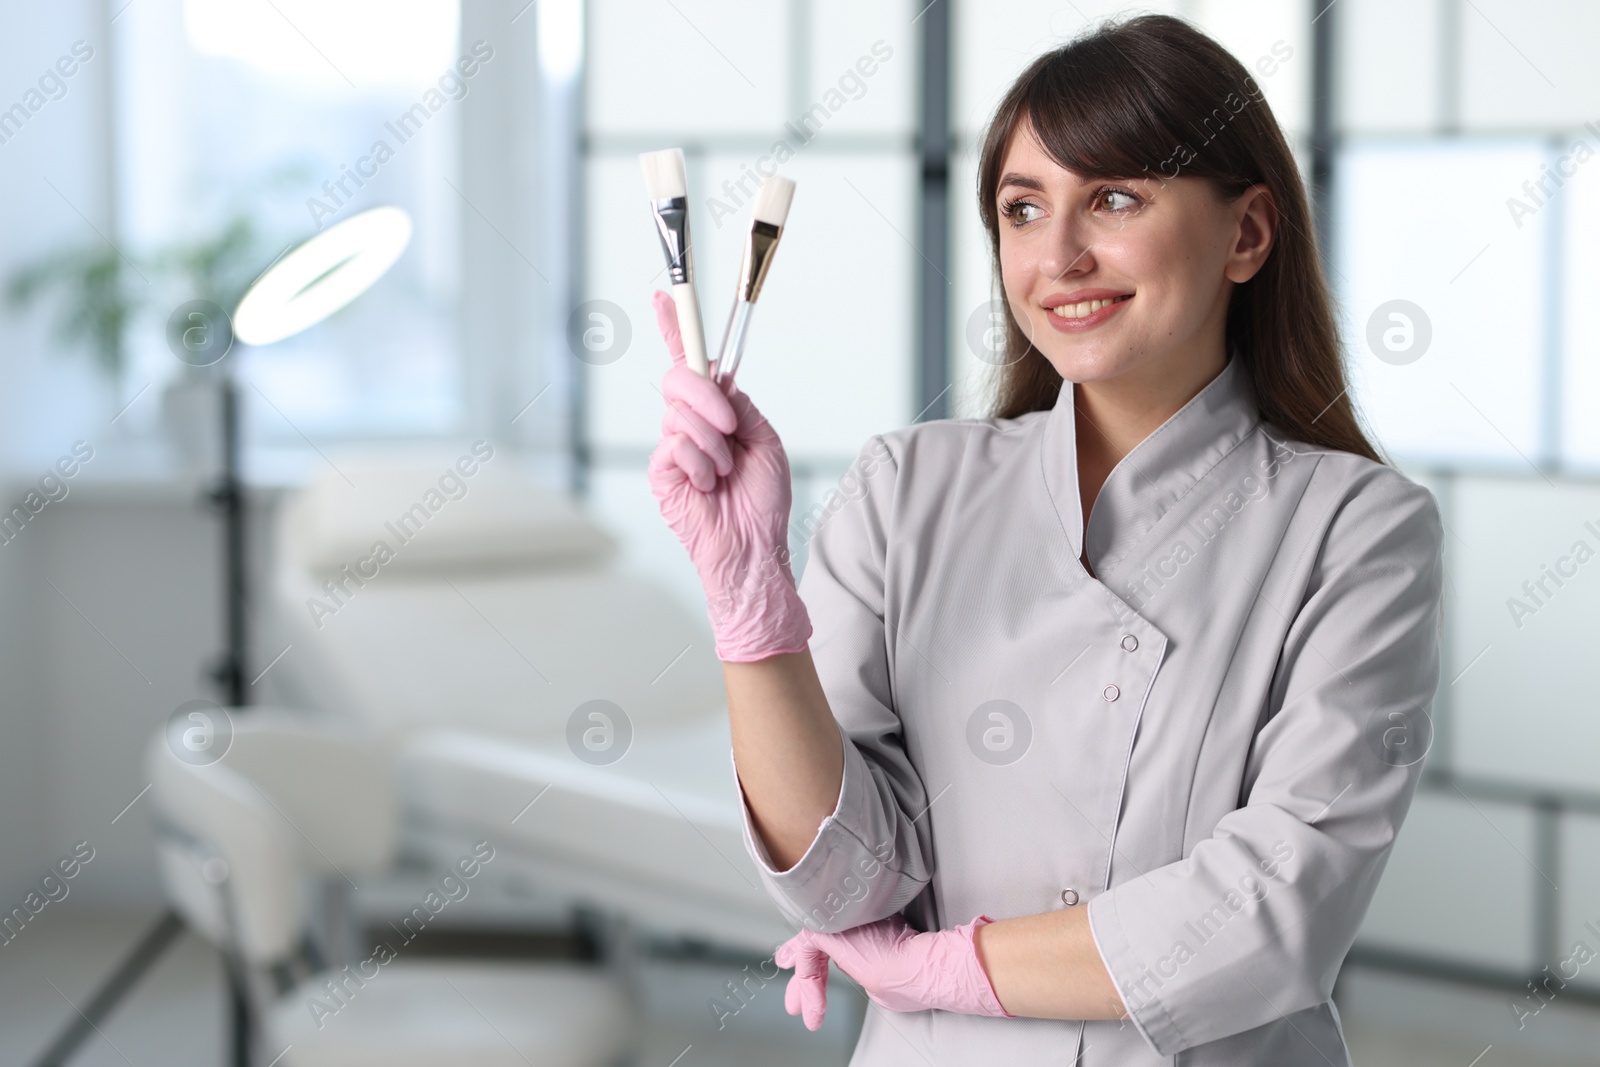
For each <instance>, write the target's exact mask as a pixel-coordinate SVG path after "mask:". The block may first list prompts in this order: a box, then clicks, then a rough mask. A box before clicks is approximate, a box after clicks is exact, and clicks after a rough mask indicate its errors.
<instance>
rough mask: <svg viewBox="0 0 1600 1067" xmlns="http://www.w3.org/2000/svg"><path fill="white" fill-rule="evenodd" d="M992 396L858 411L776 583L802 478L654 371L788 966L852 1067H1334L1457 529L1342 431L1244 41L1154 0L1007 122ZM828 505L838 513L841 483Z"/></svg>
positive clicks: (795, 1009)
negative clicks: (830, 485)
mask: <svg viewBox="0 0 1600 1067" xmlns="http://www.w3.org/2000/svg"><path fill="white" fill-rule="evenodd" d="M978 184H979V189H978V192H979V211H980V212H981V214H982V217H983V222H984V225H985V226H986V227H987V229H988V233H989V239H990V245H991V250H992V252H993V255H994V259H995V266H996V269H997V272H998V276H999V280H1000V283H1001V286H1002V288H1003V291H1004V293H1005V309H1006V349H1005V356H1006V359H1005V364H1004V366H1003V369H1002V370H1001V372H1000V380H999V390H998V396H999V402H998V405H997V407H996V410H995V412H994V415H993V416H992V417H990V418H984V419H960V420H941V421H935V422H927V423H922V424H918V425H914V426H909V427H905V428H903V429H900V430H896V431H893V432H891V433H885V434H881V435H878V436H876V437H874V438H872V440H871V441H870V442H869V443H868V444H867V445H866V446H865V447H864V448H863V449H862V451H861V455H860V457H859V459H858V461H857V467H856V468H855V469H853V470H852V472H851V473H850V474H849V475H847V476H846V479H845V480H844V482H843V483H841V485H842V487H847V492H846V493H845V495H844V497H841V498H838V499H836V501H835V504H836V505H839V506H837V507H836V508H835V509H831V513H830V514H828V515H826V516H825V517H824V519H823V521H822V523H821V525H820V527H819V528H818V529H817V530H816V532H815V534H814V536H813V540H812V543H811V546H810V557H809V560H808V563H807V565H806V567H805V570H804V575H803V580H802V582H801V585H800V588H799V590H798V591H797V590H796V588H795V585H794V581H793V579H792V577H791V572H790V569H789V566H788V550H787V545H786V524H787V520H788V511H789V504H790V496H789V476H788V466H787V462H786V460H785V457H784V453H783V449H782V446H781V445H780V443H779V441H778V438H777V436H776V434H775V433H774V432H773V430H772V428H771V427H770V426H769V425H768V424H767V422H766V421H765V420H764V419H763V418H762V417H761V415H760V413H759V412H758V411H757V410H756V409H755V407H754V406H753V405H752V404H751V402H750V400H749V398H748V397H746V396H745V395H744V394H743V393H742V392H740V391H739V390H738V389H737V388H733V387H731V386H730V387H729V388H728V389H727V390H726V392H724V391H723V390H720V389H719V388H718V387H717V386H715V385H714V384H713V383H712V382H711V381H710V380H708V379H705V378H701V377H698V376H697V375H695V374H694V373H692V372H691V371H689V370H688V369H687V368H686V367H685V366H684V365H683V357H682V352H681V345H680V344H679V343H678V341H677V327H676V319H675V318H674V316H673V313H672V305H671V302H670V301H669V300H666V299H665V295H664V294H657V297H656V300H657V304H656V306H657V314H658V316H659V319H660V325H661V328H662V331H663V333H664V335H665V336H666V337H667V340H668V347H669V349H670V350H671V351H672V354H673V364H674V365H673V367H672V368H671V369H670V370H669V371H668V372H667V375H666V377H665V380H664V384H663V390H662V391H663V393H664V394H665V396H666V397H667V399H668V401H669V406H668V411H667V414H666V416H665V419H664V422H663V427H662V431H663V437H662V441H661V444H660V446H659V447H658V449H657V450H656V452H655V454H654V455H653V457H652V459H651V464H650V477H651V484H652V489H653V491H654V493H655V495H656V497H657V499H658V500H659V502H660V504H661V510H662V513H663V515H664V516H665V518H666V519H667V521H668V522H669V524H670V525H671V526H672V528H673V529H674V530H675V531H677V533H678V534H679V536H680V538H681V539H682V541H683V542H684V544H685V545H686V546H687V548H688V550H689V552H690V555H691V556H692V558H693V559H694V561H695V564H696V566H697V568H698V570H699V573H700V575H701V578H702V580H703V582H704V584H705V588H706V591H707V596H708V601H709V603H710V605H711V614H712V623H713V627H714V630H715V633H716V637H717V651H718V655H719V656H720V658H721V659H722V660H723V661H724V677H725V680H726V685H727V693H728V706H729V714H730V716H731V718H732V736H733V756H734V761H735V766H736V769H737V778H738V781H739V788H740V791H741V795H742V797H743V801H744V805H745V807H744V814H745V843H746V847H747V848H748V849H749V850H750V852H751V855H752V857H753V858H754V859H755V860H756V863H757V866H758V868H759V870H760V872H761V877H762V879H763V881H764V883H765V885H766V887H767V889H768V891H769V893H770V894H771V895H772V897H773V899H774V900H775V901H776V902H777V904H778V906H779V908H780V910H781V911H782V912H783V913H784V915H785V916H786V917H788V918H789V919H790V920H791V921H793V922H795V923H796V924H797V925H801V926H802V927H804V929H802V931H801V933H800V934H799V935H797V936H796V937H795V938H794V939H792V940H790V941H789V942H786V943H785V944H784V945H783V946H782V948H781V949H780V950H779V952H778V954H777V960H778V963H779V964H780V965H781V966H786V967H787V966H793V967H794V968H795V975H794V977H793V978H791V979H790V983H789V987H788V990H787V995H786V997H787V1003H788V1007H789V1010H790V1012H791V1013H799V1014H802V1015H803V1016H804V1017H805V1022H806V1025H808V1026H811V1027H812V1028H815V1027H816V1026H818V1025H820V1022H821V1017H822V1012H823V1009H824V1007H825V1004H824V1001H823V997H822V994H823V990H824V983H825V981H826V977H827V964H828V961H829V959H830V958H831V959H832V960H833V961H834V962H835V963H837V964H838V965H839V967H840V969H841V970H843V971H844V972H845V973H846V974H847V975H849V976H850V977H851V978H852V979H853V980H855V981H856V982H857V983H859V984H860V985H861V986H862V987H863V989H864V990H865V991H866V993H867V995H868V996H869V997H870V998H871V1000H872V1002H873V1004H874V1005H875V1007H874V1008H873V1009H870V1010H869V1012H868V1016H867V1020H866V1023H865V1025H864V1026H863V1029H862V1033H861V1037H860V1040H859V1043H858V1045H857V1049H856V1053H855V1057H854V1059H853V1060H852V1063H854V1064H858V1065H868V1064H870V1065H874V1067H877V1065H888V1064H916V1065H920V1064H924V1063H937V1064H946V1063H949V1064H970V1063H980V1062H1003V1063H1045V1062H1050V1063H1077V1062H1080V1060H1079V1057H1080V1056H1081V1062H1082V1063H1085V1064H1144V1063H1156V1062H1164V1061H1166V1060H1168V1059H1169V1058H1172V1057H1176V1056H1177V1055H1178V1054H1179V1053H1183V1054H1184V1055H1183V1060H1182V1062H1183V1063H1185V1064H1230V1065H1239V1064H1274V1065H1283V1064H1315V1065H1318V1067H1321V1065H1323V1064H1326V1063H1339V1064H1343V1063H1346V1062H1348V1060H1347V1053H1346V1051H1345V1047H1344V1040H1343V1035H1342V1032H1341V1029H1340V1024H1339V1018H1338V1014H1337V1012H1336V1010H1335V1008H1334V1005H1333V1002H1332V1000H1331V991H1332V986H1333V982H1334V979H1335V977H1336V976H1337V974H1338V971H1339V967H1340V965H1341V963H1342V961H1343V959H1344V956H1345V953H1346V952H1347V950H1348V949H1349V947H1350V944H1351V941H1352V939H1353V938H1354V936H1355V933H1356V930H1357V928H1358V927H1359V925H1360V923H1361V919H1362V915H1363V914H1364V912H1365V911H1366V908H1367V905H1368V903H1369V901H1370V900H1371V898H1372V894H1373V890H1374V888H1375V887H1376V884H1377V880H1378V877H1379V875H1380V874H1381V872H1382V870H1383V866H1384V863H1385V861H1386V859H1387V856H1388V852H1389V849H1390V846H1391V844H1392V843H1393V841H1394V838H1395V835H1396V833H1397V832H1398V830H1399V828H1400V824H1401V821H1402V819H1403V818H1404V816H1405V812H1406V809H1407V807H1408V806H1409V804H1410V800H1411V796H1412V792H1413V789H1414V787H1415V785H1416V781H1417V776H1418V774H1419V772H1420V763H1419V761H1420V755H1421V753H1420V752H1416V751H1415V750H1416V749H1417V748H1418V746H1419V744H1421V742H1420V741H1419V740H1418V734H1417V733H1416V732H1414V731H1416V729H1417V728H1418V727H1423V726H1425V725H1426V714H1427V709H1428V708H1429V706H1430V704H1431V701H1432V699H1433V695H1434V692H1435V689H1436V686H1437V684H1438V669H1439V650H1438V611H1439V600H1440V591H1441V564H1440V549H1441V526H1440V521H1439V517H1438V512H1437V509H1436V507H1435V504H1434V501H1433V499H1432V497H1431V496H1430V495H1429V494H1428V492H1427V491H1426V490H1424V489H1421V488H1419V487H1418V486H1416V485H1414V484H1413V483H1411V482H1410V481H1408V480H1407V479H1405V478H1404V477H1403V476H1401V475H1400V474H1398V473H1397V472H1396V471H1394V470H1393V469H1392V468H1390V467H1388V466H1386V465H1385V464H1384V463H1383V461H1382V460H1381V458H1380V457H1379V455H1378V453H1377V451H1376V450H1375V449H1374V448H1373V446H1372V445H1371V444H1370V443H1369V442H1368V441H1367V439H1366V438H1365V437H1364V436H1363V434H1362V431H1361V429H1360V427H1359V425H1358V422H1357V419H1356V417H1355V413H1354V411H1353V409H1352V406H1351V403H1350V400H1349V398H1348V396H1347V395H1346V392H1345V383H1344V374H1343V369H1342V367H1341V363H1340V357H1339V346H1338V340H1337V337H1336V331H1335V325H1334V313H1333V308H1332V305H1331V300H1330V297H1329V294H1328V291H1327V288H1326V285H1325V282H1324V280H1323V277H1322V274H1321V272H1320V270H1319V267H1318V261H1317V256H1316V249H1315V246H1314V241H1313V238H1312V229H1311V219H1310V213H1309V210H1308V208H1307V202H1306V196H1305V192H1304V189H1303V188H1302V185H1301V182H1300V179H1299V177H1298V173H1297V171H1296V169H1295V164H1294V160H1293V158H1292V156H1291V155H1290V152H1289V149H1288V146H1287V145H1286V143H1285V141H1284V138H1283V135H1282V133H1281V131H1280V130H1279V128H1278V125H1277V123H1276V121H1275V120H1274V118H1273V117H1272V114H1271V112H1270V110H1269V108H1268V107H1267V105H1266V103H1265V101H1264V100H1263V99H1262V98H1261V93H1260V90H1259V88H1258V87H1257V86H1256V84H1255V83H1254V82H1253V81H1252V79H1251V78H1250V77H1249V75H1248V74H1247V73H1246V71H1245V69H1244V68H1243V67H1242V66H1241V65H1240V64H1239V63H1238V62H1237V61H1235V60H1234V59H1233V58H1232V57H1231V56H1229V55H1228V53H1227V52H1225V51H1224V50H1223V49H1222V48H1221V47H1219V46H1218V45H1217V44H1216V43H1215V42H1213V41H1212V40H1210V39H1209V38H1207V37H1205V36H1204V35H1203V34H1201V33H1199V32H1197V31H1196V30H1194V29H1192V28H1191V27H1189V26H1187V25H1186V24H1184V23H1182V22H1180V21H1178V20H1175V19H1172V18H1168V17H1164V16H1150V17H1143V18H1138V19H1134V20H1132V21H1129V22H1126V23H1124V24H1121V25H1110V26H1106V27H1103V28H1101V29H1100V30H1098V31H1096V32H1094V33H1092V34H1090V35H1088V36H1085V37H1082V38H1079V39H1078V40H1076V41H1074V42H1072V43H1070V44H1068V45H1066V46H1064V47H1062V48H1060V49H1058V50H1056V51H1054V52H1051V53H1049V54H1046V55H1044V56H1041V57H1040V58H1039V59H1038V60H1037V61H1036V62H1034V63H1033V64H1032V65H1031V66H1030V67H1029V68H1028V69H1027V70H1026V71H1024V72H1023V73H1022V75H1021V76H1020V77H1019V78H1018V80H1017V82H1016V84H1015V85H1014V86H1013V87H1012V88H1011V90H1010V92H1009V93H1008V94H1007V96H1006V97H1005V99H1004V100H1003V101H1002V103H1001V104H1000V106H999V108H998V110H997V113H996V115H995V117H994V119H993V122H992V124H991V126H990V128H989V131H988V134H987V139H986V141H985V144H984V147H983V153H982V158H981V161H980V167H979V182H978ZM841 501H842V503H841Z"/></svg>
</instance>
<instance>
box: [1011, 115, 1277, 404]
mask: <svg viewBox="0 0 1600 1067" xmlns="http://www.w3.org/2000/svg"><path fill="white" fill-rule="evenodd" d="M1000 175H1001V176H1000V184H999V188H998V190H997V191H996V198H997V202H998V215H999V223H1000V269H1001V279H1002V282H1003V285H1004V288H1005V293H1006V300H1007V301H1008V302H1009V304H1010V306H1011V313H1012V315H1014V316H1016V319H1017V322H1018V324H1019V325H1020V326H1021V327H1022V329H1023V331H1024V332H1025V333H1026V334H1028V336H1029V337H1030V338H1031V339H1032V341H1033V344H1034V347H1036V348H1037V349H1038V350H1039V351H1040V352H1042V353H1043V354H1044V356H1045V358H1047V359H1049V360H1050V363H1051V365H1052V366H1054V367H1055V369H1056V371H1057V372H1058V373H1059V374H1060V375H1061V376H1062V377H1063V378H1065V379H1067V380H1068V381H1072V382H1105V381H1109V380H1112V379H1127V380H1129V381H1143V382H1145V383H1147V384H1150V383H1160V382H1163V381H1169V382H1170V381H1177V380H1182V379H1191V378H1193V377H1195V374H1196V372H1198V371H1203V370H1206V371H1208V372H1209V373H1208V374H1207V378H1209V376H1210V375H1211V374H1214V373H1215V372H1216V371H1217V370H1219V369H1220V368H1221V366H1222V364H1223V362H1224V361H1225V354H1224V350H1223V339H1224V326H1225V323H1226V316H1227V307H1228V297H1229V294H1230V293H1231V291H1232V289H1233V286H1234V285H1235V284H1237V283H1239V282H1242V281H1247V280H1248V279H1249V278H1250V277H1251V276H1253V275H1254V274H1255V272H1256V270H1258V269H1259V268H1260V265H1261V263H1262V261H1264V260H1265V258H1266V254H1267V251H1268V250H1269V249H1270V247H1271V243H1272V221H1273V212H1272V209H1271V201H1270V198H1269V197H1268V196H1267V195H1266V188H1265V186H1262V185H1257V186H1253V187H1252V188H1251V189H1250V190H1247V191H1246V192H1245V193H1244V194H1243V195H1241V196H1240V197H1238V198H1237V199H1236V200H1234V201H1233V202H1232V203H1229V202H1227V201H1225V200H1224V199H1223V198H1222V196H1221V194H1219V193H1218V192H1217V191H1216V190H1215V187H1214V186H1212V185H1211V183H1210V182H1208V181H1206V180H1204V179H1201V178H1193V177H1184V176H1179V177H1177V178H1173V179H1166V180H1162V179H1160V178H1134V179H1127V180H1112V179H1103V178H1080V177H1079V176H1078V175H1077V174H1075V173H1074V172H1072V171H1069V170H1067V169H1066V168H1064V167H1062V166H1061V165H1060V164H1058V163H1056V162H1055V160H1053V159H1051V158H1050V156H1049V154H1048V153H1046V152H1045V150H1044V149H1043V148H1042V147H1041V146H1040V145H1039V143H1038V141H1037V140H1036V139H1035V138H1034V136H1033V132H1032V128H1031V127H1030V126H1028V125H1026V124H1023V125H1020V126H1019V127H1018V129H1017V132H1016V133H1015V134H1014V135H1013V136H1012V138H1011V144H1010V146H1009V147H1008V149H1007V150H1006V153H1005V158H1004V162H1003V164H1002V166H1001V168H1000ZM1200 364H1207V365H1208V366H1206V367H1202V366H1200Z"/></svg>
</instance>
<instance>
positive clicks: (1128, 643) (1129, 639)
mask: <svg viewBox="0 0 1600 1067" xmlns="http://www.w3.org/2000/svg"><path fill="white" fill-rule="evenodd" d="M1138 647H1139V639H1138V638H1137V637H1135V636H1133V635H1132V634H1123V635H1122V648H1123V650H1124V651H1126V652H1132V651H1133V650H1134V649H1136V648H1138Z"/></svg>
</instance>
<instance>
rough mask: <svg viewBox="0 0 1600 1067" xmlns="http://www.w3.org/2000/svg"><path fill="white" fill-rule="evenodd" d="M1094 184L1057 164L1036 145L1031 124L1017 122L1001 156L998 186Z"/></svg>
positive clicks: (1090, 178)
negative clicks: (1063, 183)
mask: <svg viewBox="0 0 1600 1067" xmlns="http://www.w3.org/2000/svg"><path fill="white" fill-rule="evenodd" d="M1094 180H1096V179H1094V178H1093V177H1089V176H1085V175H1081V174H1079V173H1078V172H1077V171H1075V170H1072V169H1070V168H1068V167H1063V166H1062V165H1061V164H1060V163H1057V162H1056V160H1055V158H1054V157H1053V156H1051V155H1050V153H1049V152H1046V151H1045V149H1044V146H1043V145H1041V144H1040V143H1039V138H1038V135H1037V134H1036V133H1035V132H1034V129H1033V124H1032V123H1030V122H1029V121H1028V120H1027V119H1026V118H1024V119H1023V120H1022V121H1020V122H1018V123H1017V127H1016V129H1014V130H1012V131H1011V136H1010V138H1009V139H1008V140H1007V143H1006V149H1005V151H1004V152H1003V153H1001V156H1000V185H1001V186H1005V185H1007V184H1015V185H1021V186H1024V187H1029V188H1038V187H1041V186H1042V185H1043V184H1044V183H1049V184H1051V185H1059V184H1060V183H1061V182H1063V181H1065V182H1068V183H1071V184H1076V185H1084V184H1087V183H1089V182H1091V181H1094Z"/></svg>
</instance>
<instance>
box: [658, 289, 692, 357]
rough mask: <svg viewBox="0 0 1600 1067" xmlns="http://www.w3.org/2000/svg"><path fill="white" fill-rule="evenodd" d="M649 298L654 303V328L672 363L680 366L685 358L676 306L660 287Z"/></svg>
mask: <svg viewBox="0 0 1600 1067" xmlns="http://www.w3.org/2000/svg"><path fill="white" fill-rule="evenodd" d="M650 299H651V302H652V303H653V304H655V309H656V328H657V329H659V330H660V331H661V336H662V337H663V338H664V339H665V340H666V342H667V354H668V355H670V356H671V357H672V365H673V366H675V367H681V366H683V365H684V364H685V362H686V360H685V358H684V355H683V333H682V331H680V330H679V329H678V306H677V305H676V304H674V303H673V302H672V297H671V296H669V295H668V294H666V293H664V292H662V291H661V290H660V289H657V290H656V291H655V295H654V296H652V297H651V298H650Z"/></svg>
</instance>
